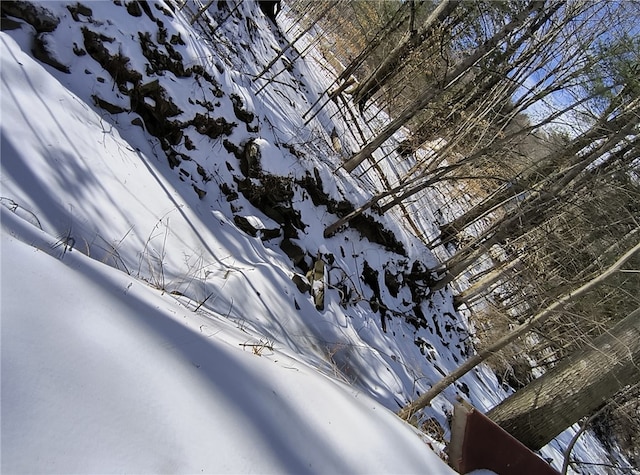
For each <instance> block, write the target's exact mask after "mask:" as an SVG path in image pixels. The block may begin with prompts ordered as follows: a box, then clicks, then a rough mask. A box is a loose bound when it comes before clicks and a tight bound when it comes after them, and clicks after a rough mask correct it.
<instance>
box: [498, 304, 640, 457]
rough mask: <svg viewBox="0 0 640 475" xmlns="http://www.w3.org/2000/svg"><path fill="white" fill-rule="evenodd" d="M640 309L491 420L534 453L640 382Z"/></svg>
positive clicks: (510, 401)
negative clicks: (606, 402) (629, 386)
mask: <svg viewBox="0 0 640 475" xmlns="http://www.w3.org/2000/svg"><path fill="white" fill-rule="evenodd" d="M639 361H640V308H638V309H636V310H635V311H634V312H632V313H631V314H629V315H628V316H627V317H625V318H624V319H623V320H622V321H621V322H620V323H618V324H617V325H616V326H615V327H613V328H612V329H611V330H610V331H608V332H606V333H603V334H602V335H600V336H599V337H597V338H596V339H594V340H593V342H592V344H591V345H589V347H588V348H585V349H584V350H582V351H579V352H577V353H574V354H573V355H571V356H569V357H567V358H566V359H565V360H564V361H562V362H561V363H560V364H559V365H558V366H556V367H555V368H553V369H552V370H550V371H548V372H547V373H545V374H544V375H543V376H542V377H540V378H538V379H536V380H535V381H533V382H531V383H529V385H527V386H526V387H525V388H524V389H522V390H520V391H518V392H516V393H515V394H514V395H513V396H511V397H509V398H507V399H506V400H505V401H503V402H502V403H501V404H499V405H498V406H497V407H495V408H493V409H492V410H491V411H489V413H488V414H487V416H488V417H489V418H490V419H492V420H493V421H494V422H496V423H497V424H499V425H500V426H501V427H502V428H503V429H505V430H506V431H507V432H509V433H510V434H511V435H513V436H514V437H515V438H516V439H518V440H520V442H522V443H523V444H525V445H526V446H527V447H529V448H530V449H532V450H538V449H540V448H542V447H544V446H545V445H546V444H548V443H549V442H550V441H551V440H552V439H553V438H554V437H556V436H557V435H558V434H560V433H561V432H562V431H563V430H565V429H566V428H567V427H570V426H571V425H573V424H574V423H576V422H578V421H579V420H580V419H581V418H582V417H584V416H588V415H589V414H591V413H592V412H593V411H595V410H596V409H597V408H598V407H599V406H601V405H602V404H603V403H604V402H605V401H607V400H608V399H609V398H611V397H612V396H614V395H615V394H616V393H617V392H619V391H620V390H621V389H623V388H624V387H625V386H627V385H631V384H635V383H638V382H640V365H638V362H639Z"/></svg>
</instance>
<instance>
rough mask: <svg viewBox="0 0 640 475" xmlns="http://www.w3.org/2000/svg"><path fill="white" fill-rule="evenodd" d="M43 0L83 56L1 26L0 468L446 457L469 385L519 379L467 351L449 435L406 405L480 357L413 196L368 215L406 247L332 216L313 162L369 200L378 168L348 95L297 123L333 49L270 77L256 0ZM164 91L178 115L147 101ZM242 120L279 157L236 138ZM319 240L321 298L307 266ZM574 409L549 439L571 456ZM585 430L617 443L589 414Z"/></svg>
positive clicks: (368, 464) (436, 463)
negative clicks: (394, 208) (43, 55)
mask: <svg viewBox="0 0 640 475" xmlns="http://www.w3.org/2000/svg"><path fill="white" fill-rule="evenodd" d="M232 3H233V2H226V4H227V5H231V4H232ZM42 5H43V6H44V7H45V8H46V9H47V11H48V15H51V16H52V17H56V18H58V19H59V21H60V22H59V24H58V25H57V27H56V28H55V30H54V31H52V32H41V33H38V34H37V37H38V38H39V44H42V45H44V49H45V50H46V51H48V54H49V55H50V56H51V57H53V58H55V59H56V61H58V62H59V63H60V64H62V65H64V66H65V67H67V68H68V70H69V73H65V72H63V71H61V70H60V69H61V68H60V67H58V68H57V69H56V68H54V67H52V66H50V65H47V64H43V63H42V62H41V61H38V60H36V59H34V57H33V52H32V49H33V48H32V47H33V45H34V37H36V32H35V29H34V27H33V26H31V25H29V24H27V22H24V21H21V20H16V21H18V23H19V25H18V27H17V28H16V29H11V30H5V31H3V32H2V33H0V51H1V55H0V59H1V66H0V80H1V85H0V88H1V89H0V91H1V96H0V99H1V109H0V112H1V119H0V126H1V140H2V149H1V152H2V161H1V167H2V168H1V169H2V175H1V181H0V184H1V187H2V188H1V191H0V200H1V203H2V205H3V206H2V207H0V208H1V209H2V216H1V218H2V241H1V244H2V248H1V250H2V253H1V258H2V280H1V282H0V284H1V291H2V300H1V305H2V307H1V311H2V376H1V377H2V381H1V383H2V386H1V389H2V403H1V404H2V420H1V424H2V426H1V429H2V432H1V441H2V447H1V449H2V453H1V455H2V461H1V463H2V467H1V468H2V471H3V472H5V473H16V472H23V473H32V472H56V473H72V472H76V473H78V472H84V473H93V472H103V473H107V472H131V473H141V472H180V473H187V472H188V473H194V472H205V473H207V472H208V473H212V472H226V473H238V472H243V473H244V472H258V473H266V472H287V473H306V472H315V473H318V472H320V473H351V472H355V473H370V472H386V473H451V471H450V469H448V468H447V467H446V465H444V463H443V462H442V461H441V460H440V459H439V457H438V455H436V454H435V453H434V451H435V452H436V453H438V454H442V452H443V448H444V440H446V439H448V424H447V416H448V415H449V414H450V411H451V407H452V401H454V398H455V396H456V395H462V396H463V397H465V398H466V399H468V400H469V401H470V402H471V403H472V404H474V405H475V406H476V407H478V408H480V409H481V410H487V409H489V408H491V407H493V406H494V405H495V404H497V403H498V402H499V401H500V400H502V399H503V398H504V397H506V395H507V394H509V389H508V388H507V389H505V388H503V387H502V386H501V385H500V384H499V383H498V381H497V379H496V378H495V376H494V375H493V373H492V372H491V371H490V370H489V369H488V368H487V367H484V366H483V367H479V368H477V369H476V370H475V371H473V372H471V373H470V374H468V375H467V376H466V377H464V378H463V379H462V380H461V381H460V383H458V384H457V385H455V386H452V387H451V388H449V389H448V390H447V391H445V393H443V394H442V395H441V396H440V397H439V398H437V399H436V400H435V401H434V403H433V405H432V407H431V408H429V409H427V410H425V413H424V416H423V417H422V420H421V421H420V422H425V421H428V420H431V424H430V427H432V428H434V427H440V428H441V430H442V434H441V436H442V437H435V436H434V437H427V436H425V435H418V432H417V431H416V430H415V429H413V428H412V427H411V426H409V425H407V424H405V423H404V422H402V421H400V420H399V419H398V418H397V417H395V416H394V415H393V414H392V412H393V411H396V410H397V409H398V408H399V407H400V406H401V405H403V404H405V403H406V402H407V401H409V400H410V399H412V398H413V397H415V396H416V395H418V394H421V393H422V392H424V391H425V389H427V388H428V387H430V385H431V384H433V383H434V382H435V381H437V380H438V379H439V378H440V377H441V376H442V375H443V374H446V373H447V372H449V371H451V370H452V369H453V368H455V367H456V366H457V364H458V363H460V362H461V361H462V360H463V359H464V357H465V355H466V354H467V353H466V352H467V351H469V350H470V348H469V347H468V343H469V341H470V336H469V331H470V329H469V326H468V322H467V320H466V318H464V317H463V316H461V315H460V314H459V313H458V312H457V311H456V310H455V309H454V308H453V306H452V304H451V295H450V293H449V292H448V291H446V290H444V291H441V292H437V293H434V294H431V293H429V292H428V291H427V290H425V295H424V298H421V299H418V300H419V301H418V302H417V303H416V299H417V297H415V295H413V294H414V292H415V289H414V291H412V289H410V288H409V287H410V286H409V283H408V281H407V276H408V275H410V274H411V269H412V267H413V266H414V265H415V263H416V262H419V263H421V264H422V266H423V267H426V268H429V267H434V266H435V265H436V264H437V260H436V259H435V257H434V256H433V255H431V254H430V252H429V251H428V250H427V249H426V248H425V247H424V245H423V244H422V243H421V242H420V241H419V240H418V239H416V238H415V237H413V236H412V235H411V233H410V232H408V231H407V230H406V229H405V228H404V227H403V226H402V225H401V224H399V221H398V220H397V219H393V218H391V217H390V218H387V217H379V216H376V217H375V219H376V220H378V221H379V222H381V223H383V224H384V226H385V227H386V228H387V229H389V230H391V231H392V232H393V234H394V235H395V236H396V239H397V240H398V241H399V242H400V243H402V246H403V247H404V249H405V251H406V252H405V253H404V255H402V254H399V253H398V252H392V251H390V250H388V249H387V248H385V247H384V246H382V245H380V244H376V243H373V242H371V241H369V240H368V239H367V238H364V237H362V235H361V234H360V233H359V232H358V231H356V230H355V229H351V228H346V229H344V230H343V231H341V232H339V233H338V234H336V235H335V236H333V237H331V238H324V237H323V230H324V228H325V227H326V226H327V225H329V224H331V223H332V222H334V221H335V220H336V219H337V217H336V216H335V215H334V214H332V213H331V212H330V210H329V209H328V208H327V206H326V205H324V204H319V205H318V204H314V202H313V201H314V200H313V199H312V197H311V196H310V195H311V192H310V191H309V189H308V188H305V187H303V186H301V185H299V183H300V182H301V181H302V180H304V179H308V178H309V177H312V178H313V179H314V180H315V181H316V183H320V184H321V186H322V191H323V192H324V193H326V194H327V195H328V196H330V197H332V198H333V199H335V200H338V201H339V200H342V199H345V198H346V199H348V200H350V201H351V202H353V203H354V204H356V205H357V204H361V203H363V202H365V201H366V200H367V198H368V197H370V196H371V193H373V192H374V189H375V187H376V186H377V185H378V184H377V183H376V182H375V181H373V182H372V181H368V182H364V181H359V180H358V179H357V178H352V177H350V176H348V175H346V174H345V173H343V172H342V171H341V170H337V169H338V167H339V165H340V163H341V155H340V153H338V152H337V151H335V150H334V149H333V148H332V147H331V139H330V134H331V132H332V130H333V129H334V128H335V129H336V130H337V131H340V134H341V138H342V140H343V142H344V143H343V146H345V147H346V148H348V149H351V150H355V149H357V147H358V144H357V143H356V142H355V140H354V138H353V136H350V135H349V134H347V133H346V132H345V130H346V129H348V127H350V125H349V123H348V122H347V121H345V120H343V118H342V117H341V115H340V114H338V113H337V110H336V109H335V105H334V104H333V103H329V104H328V106H327V107H326V108H325V109H323V111H322V112H321V113H320V114H318V116H317V117H316V118H315V119H313V120H312V121H311V122H310V123H309V124H308V125H306V126H305V125H304V122H305V118H304V117H303V116H304V114H305V112H306V111H307V110H308V109H309V107H310V105H311V104H312V103H313V102H315V100H316V98H317V97H318V94H320V93H321V92H322V91H323V90H324V89H325V88H326V87H327V86H328V84H329V83H330V82H331V77H330V75H329V73H328V72H327V70H326V68H323V67H319V66H318V64H319V63H320V62H321V61H322V60H321V58H320V57H316V56H314V55H313V54H312V53H313V50H311V52H310V53H309V54H308V55H307V56H306V57H305V58H299V59H297V60H295V61H294V62H293V66H287V65H283V63H282V62H281V61H278V62H277V63H276V65H274V67H273V68H272V70H271V71H270V72H267V73H266V74H265V75H264V78H266V79H268V78H271V77H273V72H277V71H280V70H283V69H285V67H287V69H286V70H284V72H283V73H282V74H279V75H278V76H277V78H276V81H274V82H271V83H270V84H266V85H265V79H259V80H257V81H256V80H255V77H256V76H257V75H259V74H260V73H261V71H262V69H263V68H264V67H265V66H266V65H267V64H268V63H269V62H270V61H271V59H272V58H273V57H274V56H275V54H276V51H278V49H279V48H282V46H283V45H284V44H286V40H285V39H284V38H283V37H282V35H281V34H280V33H279V32H278V31H277V30H276V28H275V26H274V25H273V24H271V23H270V22H269V20H267V19H266V18H265V17H264V16H263V15H262V13H261V12H260V10H259V9H258V7H257V4H255V3H253V2H249V1H245V2H242V3H241V4H240V5H239V6H238V8H237V9H235V10H234V9H233V8H231V9H226V10H225V9H224V8H223V7H222V6H220V5H222V2H221V3H220V4H218V3H216V4H214V6H213V7H212V15H213V17H212V18H210V17H208V15H205V16H203V17H202V19H201V20H200V21H198V22H197V23H196V24H195V25H194V26H191V25H190V20H191V18H192V16H193V13H194V12H195V11H196V8H195V7H194V6H193V4H191V5H190V7H187V8H185V9H183V10H181V11H180V10H178V9H176V8H175V6H174V5H173V4H172V3H169V2H166V3H165V2H159V3H149V5H150V10H149V11H148V12H146V11H142V12H136V11H135V9H134V8H131V9H130V11H129V10H128V9H127V7H126V4H125V2H88V3H87V4H86V7H89V10H84V9H80V8H78V5H79V4H77V2H42ZM69 7H70V8H69ZM142 10H144V9H142ZM285 13H286V12H285ZM222 19H225V21H224V22H222ZM279 21H280V22H281V24H282V25H283V28H282V29H283V30H288V29H290V27H293V28H291V31H290V33H289V34H290V36H291V35H294V34H295V31H296V29H295V25H291V18H290V17H287V16H286V15H282V17H281V19H280V20H279ZM212 26H213V27H214V28H215V29H213V28H212ZM145 38H146V39H145ZM92 41H93V42H92ZM144 41H149V43H148V44H152V46H149V48H150V50H152V52H151V53H149V50H148V51H147V53H146V56H145V54H143V50H142V48H141V46H140V45H141V42H144ZM97 45H101V46H97ZM100 48H103V49H102V50H101V49H100ZM105 51H106V53H105ZM153 51H155V53H153ZM289 53H290V54H289V56H290V57H291V58H293V57H294V53H293V50H290V52H289ZM101 54H102V58H103V63H102V65H101V64H99V59H96V58H98V57H99V56H100V55H101ZM154 54H155V56H154ZM105 57H106V58H108V60H109V61H110V62H109V61H107V62H105V61H104V58H105ZM122 58H127V59H128V61H123V60H122ZM150 58H153V59H150ZM167 58H169V59H167ZM168 61H173V63H174V66H172V68H173V70H170V69H169V68H165V66H166V64H167V62H168ZM116 62H119V64H120V65H121V66H122V68H121V69H119V70H117V71H118V72H114V70H113V69H112V70H111V72H108V71H107V70H106V69H105V68H107V69H109V68H111V67H112V66H113V64H114V63H116ZM176 64H178V65H181V67H182V68H183V69H180V66H178V67H176V66H175V65H176ZM123 65H124V66H123ZM163 65H164V66H163ZM194 66H199V67H200V69H192V70H189V68H193V67H194ZM163 68H164V69H163ZM62 69H64V68H62ZM124 70H129V71H135V72H136V73H137V74H139V79H136V78H135V76H131V77H130V78H124V79H123V78H122V77H121V76H118V75H119V74H122V73H123V71H124ZM154 81H157V82H154ZM143 86H144V87H143ZM147 86H148V88H147V89H145V87H147ZM261 88H262V89H261ZM144 91H147V92H146V93H145V92H144ZM149 91H151V92H149ZM141 96H142V97H141ZM134 99H135V100H136V101H138V102H137V105H136V106H135V107H134ZM140 101H142V102H143V104H142V103H141V102H140ZM105 102H106V103H109V104H111V105H112V106H118V107H120V109H115V108H114V109H113V111H112V112H106V111H105ZM100 104H101V105H100ZM167 107H168V108H169V109H170V113H171V115H170V116H169V119H168V120H170V121H171V122H173V123H171V124H170V123H167V122H166V121H165V122H162V121H160V122H154V120H156V115H154V114H156V113H157V114H158V115H160V112H161V109H162V110H163V111H164V112H166V110H167V109H166V108H167ZM173 107H175V108H173ZM163 108H164V109H163ZM134 109H135V111H134ZM246 112H248V113H250V114H252V115H247V114H246ZM164 115H165V116H167V114H164ZM141 118H142V119H143V120H142V121H141V120H140V119H141ZM243 118H244V120H245V121H246V123H245V122H243ZM217 119H220V120H221V121H220V120H219V121H218V122H215V120H217ZM214 123H215V124H217V125H214ZM222 123H225V124H231V123H235V124H236V125H235V126H229V129H230V130H227V131H226V132H224V133H220V134H217V132H216V133H214V132H215V130H214V129H215V128H216V126H220V124H222ZM176 124H178V125H176ZM142 125H144V127H143V126H142ZM172 127H174V128H172ZM175 127H177V128H180V134H179V135H178V136H175V137H172V138H170V139H168V138H167V136H168V135H169V134H170V133H172V132H174V131H175ZM248 143H249V144H253V145H254V146H256V147H257V148H258V149H259V154H258V155H259V158H258V160H259V164H260V167H261V170H262V172H263V174H253V175H251V173H249V174H250V175H251V176H247V172H246V170H243V169H242V167H243V166H242V164H241V163H240V162H239V159H238V156H237V155H238V153H236V154H234V153H233V151H234V149H235V150H236V152H237V151H238V150H243V149H246V147H247V144H248ZM167 155H171V156H172V157H173V161H171V162H169V161H168V159H167ZM239 155H242V152H240V153H239ZM245 157H246V155H245ZM267 175H277V176H280V177H286V178H287V179H289V182H288V183H289V185H288V186H289V188H288V189H287V193H289V195H290V196H289V198H288V199H287V200H286V201H285V202H278V205H279V206H284V207H287V206H290V209H289V211H291V210H293V211H292V214H293V215H297V216H298V217H299V221H300V222H299V223H298V224H297V225H295V226H293V227H294V228H295V229H291V226H284V225H282V223H278V222H276V220H277V219H278V215H277V213H275V212H274V213H275V214H274V213H271V214H270V217H269V216H267V214H265V212H264V210H262V211H261V210H260V209H258V207H256V206H255V204H256V202H255V201H253V202H252V201H250V199H249V198H248V197H247V195H245V194H243V192H242V190H241V189H240V188H241V186H248V185H247V183H249V184H251V185H253V186H257V187H259V186H263V187H268V186H272V184H271V185H270V183H271V182H268V181H267V178H265V177H266V176H267ZM318 178H319V180H318ZM267 191H270V189H269V188H267ZM280 191H281V190H279V189H275V188H274V189H273V194H276V193H277V192H280ZM248 193H249V194H250V191H249V192H248ZM267 194H268V193H267ZM252 203H253V204H252ZM283 203H284V204H283ZM276 208H277V206H276ZM243 220H244V221H243ZM240 222H248V223H251V224H252V225H253V227H254V228H255V229H257V230H258V231H257V233H256V236H255V237H254V236H251V235H250V234H249V233H247V232H246V229H245V231H243V230H242V229H241V228H242V226H241V225H240V224H239V223H240ZM274 229H276V230H278V234H277V236H275V237H273V238H270V239H267V238H266V236H265V234H266V233H265V232H264V231H262V230H274ZM261 237H263V238H264V239H262V238H261ZM290 244H294V245H295V246H296V247H297V248H299V249H301V250H302V253H303V256H302V262H301V263H299V264H298V266H296V265H294V263H293V262H292V259H291V257H290V253H287V252H285V250H284V248H286V247H287V245H290ZM317 257H322V259H323V260H324V262H325V263H326V275H327V279H328V280H327V288H326V289H325V302H324V308H323V309H322V310H318V309H316V306H315V305H314V300H313V297H312V296H311V295H309V293H302V292H300V290H298V288H297V287H296V284H294V282H293V281H292V277H293V276H294V274H300V273H302V274H304V267H309V266H311V265H313V262H314V259H315V258H317ZM367 268H368V269H372V271H373V272H369V274H368V275H374V276H375V277H374V280H377V283H378V284H377V287H379V288H378V289H374V288H372V285H371V282H370V279H369V283H365V280H367V279H363V277H362V276H363V273H365V271H364V269H367ZM385 275H388V276H390V277H391V280H394V279H395V281H396V282H397V286H396V288H394V286H389V285H386V284H385V282H386V281H387V279H386V278H385ZM373 287H376V285H373ZM376 293H378V294H379V295H378V297H375V294H376ZM374 297H375V299H378V302H377V303H378V304H382V306H383V307H385V308H386V309H387V311H386V316H382V317H381V315H380V310H379V309H378V310H377V311H376V308H375V306H372V303H371V302H372V301H373V300H374ZM416 312H418V313H421V314H422V315H423V316H424V317H423V319H422V320H421V323H422V325H418V326H414V325H412V324H411V323H408V321H407V319H411V318H415V315H416ZM381 318H384V319H385V323H386V331H384V329H383V328H382V320H381ZM572 433H573V430H569V431H567V432H565V433H564V434H563V435H562V436H561V437H559V439H558V440H557V441H554V442H553V443H552V444H550V445H549V446H548V447H547V448H545V449H544V450H543V451H542V455H543V456H545V457H548V458H550V459H553V461H554V465H555V466H558V467H559V466H560V464H561V460H562V454H561V448H560V447H561V446H563V444H564V445H566V443H567V442H568V440H569V439H570V437H571V435H572ZM432 449H433V450H432ZM575 454H576V457H577V458H578V459H580V460H584V461H588V462H594V463H595V462H601V461H603V460H605V459H606V454H605V453H604V450H603V449H602V448H601V447H600V445H598V444H597V443H596V441H595V439H594V438H593V437H592V436H591V435H589V434H587V435H584V436H583V437H582V438H581V440H580V442H579V443H578V444H577V446H576V449H575Z"/></svg>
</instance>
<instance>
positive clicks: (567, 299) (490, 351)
mask: <svg viewBox="0 0 640 475" xmlns="http://www.w3.org/2000/svg"><path fill="white" fill-rule="evenodd" d="M638 251H640V243H637V244H636V245H635V246H634V247H633V248H631V249H630V250H629V251H627V252H626V253H625V254H624V255H622V256H621V257H620V258H619V259H618V260H617V261H616V262H615V263H614V264H612V265H611V266H610V267H609V268H608V269H607V270H605V271H604V272H602V273H601V274H599V275H598V276H596V277H594V278H593V279H591V280H590V281H588V282H586V283H585V284H583V285H582V286H580V287H578V288H576V289H575V290H573V291H571V292H568V293H566V294H564V295H563V296H562V297H560V298H558V299H557V300H556V301H554V302H553V303H552V304H550V305H549V306H547V307H546V308H545V309H544V310H542V311H541V312H539V313H538V314H537V315H534V316H533V317H532V318H530V319H529V320H528V321H527V322H525V323H523V324H522V325H519V326H518V327H516V328H514V329H513V331H511V332H510V333H509V334H507V335H505V336H503V337H502V338H500V339H499V340H497V341H496V342H494V343H493V344H491V345H489V346H487V347H486V348H485V349H483V350H482V351H480V352H479V353H477V354H476V355H474V356H472V357H471V358H469V359H468V360H467V361H465V362H464V363H463V364H461V365H460V366H458V368H456V369H455V370H454V371H452V372H451V373H449V374H448V375H447V376H445V377H444V378H442V379H441V380H440V381H438V382H437V383H436V384H434V385H433V386H432V387H431V389H429V390H428V391H427V392H425V393H424V394H422V395H421V396H420V397H418V398H417V399H415V400H414V401H412V402H410V403H409V404H407V405H406V406H404V407H403V408H402V409H400V411H399V412H398V415H399V416H400V417H401V418H403V419H406V420H408V419H409V418H410V417H411V416H412V415H413V414H415V413H416V412H417V411H419V410H420V409H422V408H424V407H426V406H428V405H429V404H430V403H431V401H432V400H433V398H435V397H436V396H437V395H439V394H440V393H441V392H442V391H444V390H445V389H446V388H447V387H449V386H450V385H451V384H452V383H454V382H455V381H457V380H458V379H460V378H461V377H462V376H464V375H465V374H467V373H468V372H469V371H471V370H472V369H473V368H475V367H476V366H477V365H479V364H480V363H482V362H484V361H486V360H487V359H488V358H489V357H491V356H493V355H494V354H495V353H497V352H498V351H500V350H502V349H503V348H504V347H506V346H507V345H509V344H510V343H512V342H514V341H515V340H517V339H518V338H520V337H521V336H524V335H525V334H527V333H528V332H530V331H531V330H533V329H534V328H535V327H536V326H538V325H541V324H542V323H544V322H545V321H547V320H549V319H550V318H552V317H554V316H555V315H556V314H557V312H559V311H562V310H563V309H564V308H565V307H566V306H567V305H568V304H570V303H571V302H573V301H575V300H577V299H579V298H581V297H583V296H584V295H585V294H587V293H588V292H589V291H591V290H592V289H593V288H595V287H596V286H598V285H600V284H602V283H603V282H604V281H606V280H607V279H608V278H610V277H611V276H612V275H613V274H615V273H616V272H618V271H619V270H620V269H621V268H622V266H623V265H624V264H625V263H626V262H627V261H629V260H630V259H631V258H632V257H633V256H634V255H635V254H636V253H637V252H638ZM636 339H637V338H636ZM637 340H638V341H640V339H637Z"/></svg>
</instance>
